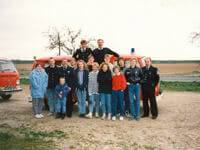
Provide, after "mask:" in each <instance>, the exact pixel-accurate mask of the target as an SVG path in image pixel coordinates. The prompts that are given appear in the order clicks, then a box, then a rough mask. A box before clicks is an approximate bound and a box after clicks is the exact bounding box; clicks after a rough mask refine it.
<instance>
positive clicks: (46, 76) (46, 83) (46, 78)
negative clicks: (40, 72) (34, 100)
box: [44, 72, 48, 89]
mask: <svg viewBox="0 0 200 150" xmlns="http://www.w3.org/2000/svg"><path fill="white" fill-rule="evenodd" d="M44 78H45V79H44V88H45V89H46V88H47V86H48V75H47V74H46V72H44Z"/></svg>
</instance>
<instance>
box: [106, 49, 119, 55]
mask: <svg viewBox="0 0 200 150" xmlns="http://www.w3.org/2000/svg"><path fill="white" fill-rule="evenodd" d="M106 53H107V54H110V55H114V56H115V57H119V54H118V53H116V52H114V51H112V50H111V49H109V48H106Z"/></svg>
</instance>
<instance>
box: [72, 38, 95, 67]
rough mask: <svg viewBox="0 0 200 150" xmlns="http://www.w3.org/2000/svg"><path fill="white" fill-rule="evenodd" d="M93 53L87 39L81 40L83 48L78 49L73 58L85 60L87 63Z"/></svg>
mask: <svg viewBox="0 0 200 150" xmlns="http://www.w3.org/2000/svg"><path fill="white" fill-rule="evenodd" d="M90 55H92V50H91V49H90V48H88V46H87V41H86V40H82V41H81V48H79V49H77V50H76V52H75V53H74V54H73V58H75V59H76V61H78V60H84V61H85V62H86V63H87V62H88V57H89V56H90Z"/></svg>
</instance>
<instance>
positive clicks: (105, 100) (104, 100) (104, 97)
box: [100, 93, 111, 114]
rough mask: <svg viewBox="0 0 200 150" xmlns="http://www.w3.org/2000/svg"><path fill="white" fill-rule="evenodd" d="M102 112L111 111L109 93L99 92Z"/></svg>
mask: <svg viewBox="0 0 200 150" xmlns="http://www.w3.org/2000/svg"><path fill="white" fill-rule="evenodd" d="M100 99H101V109H102V113H108V114H109V113H111V94H108V93H100Z"/></svg>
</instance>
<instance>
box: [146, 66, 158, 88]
mask: <svg viewBox="0 0 200 150" xmlns="http://www.w3.org/2000/svg"><path fill="white" fill-rule="evenodd" d="M142 72H143V75H144V80H143V83H142V86H143V87H153V88H155V86H156V85H157V84H158V83H159V80H160V76H159V74H158V69H157V68H155V67H153V66H150V68H149V69H147V67H143V68H142Z"/></svg>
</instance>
